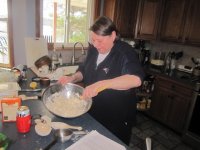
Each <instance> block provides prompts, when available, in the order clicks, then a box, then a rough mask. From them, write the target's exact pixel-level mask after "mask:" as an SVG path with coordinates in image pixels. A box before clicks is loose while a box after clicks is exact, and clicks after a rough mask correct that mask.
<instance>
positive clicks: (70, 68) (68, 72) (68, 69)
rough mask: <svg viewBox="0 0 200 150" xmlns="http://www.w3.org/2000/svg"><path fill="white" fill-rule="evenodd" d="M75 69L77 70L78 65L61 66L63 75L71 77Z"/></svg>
mask: <svg viewBox="0 0 200 150" xmlns="http://www.w3.org/2000/svg"><path fill="white" fill-rule="evenodd" d="M77 69H78V65H73V66H63V67H62V70H63V75H71V74H74V73H75V72H76V70H77Z"/></svg>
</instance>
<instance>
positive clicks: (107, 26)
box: [90, 16, 119, 39]
mask: <svg viewBox="0 0 200 150" xmlns="http://www.w3.org/2000/svg"><path fill="white" fill-rule="evenodd" d="M90 31H93V32H94V33H95V34H97V35H101V36H107V35H111V34H112V32H113V31H115V32H116V36H117V37H116V39H118V38H119V32H118V30H117V28H116V26H115V24H114V23H113V22H112V20H111V19H110V18H108V17H106V16H100V17H99V18H97V20H96V21H95V22H94V24H93V25H92V26H91V27H90Z"/></svg>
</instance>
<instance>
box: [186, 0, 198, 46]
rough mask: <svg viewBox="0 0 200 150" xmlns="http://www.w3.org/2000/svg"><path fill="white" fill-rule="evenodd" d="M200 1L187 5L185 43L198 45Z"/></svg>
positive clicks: (193, 0)
mask: <svg viewBox="0 0 200 150" xmlns="http://www.w3.org/2000/svg"><path fill="white" fill-rule="evenodd" d="M199 14H200V1H199V0H192V1H191V2H190V5H189V10H188V15H187V20H186V26H185V41H184V42H185V43H186V44H192V45H200V17H199Z"/></svg>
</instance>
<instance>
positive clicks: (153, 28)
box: [135, 0, 162, 40]
mask: <svg viewBox="0 0 200 150" xmlns="http://www.w3.org/2000/svg"><path fill="white" fill-rule="evenodd" d="M161 6H162V0H140V2H139V6H138V16H137V24H136V32H135V38H137V39H146V40H149V39H150V40H152V39H153V40H155V39H156V38H157V31H158V26H159V21H160V14H161V13H160V12H161Z"/></svg>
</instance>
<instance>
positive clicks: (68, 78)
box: [58, 71, 83, 84]
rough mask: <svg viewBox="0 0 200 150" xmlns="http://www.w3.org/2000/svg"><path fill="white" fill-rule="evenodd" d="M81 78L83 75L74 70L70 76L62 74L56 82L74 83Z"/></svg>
mask: <svg viewBox="0 0 200 150" xmlns="http://www.w3.org/2000/svg"><path fill="white" fill-rule="evenodd" d="M82 80H83V75H82V73H81V72H80V71H78V72H76V73H75V74H73V75H72V76H62V77H61V78H60V79H59V80H58V83H61V84H67V83H76V82H80V81H82Z"/></svg>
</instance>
